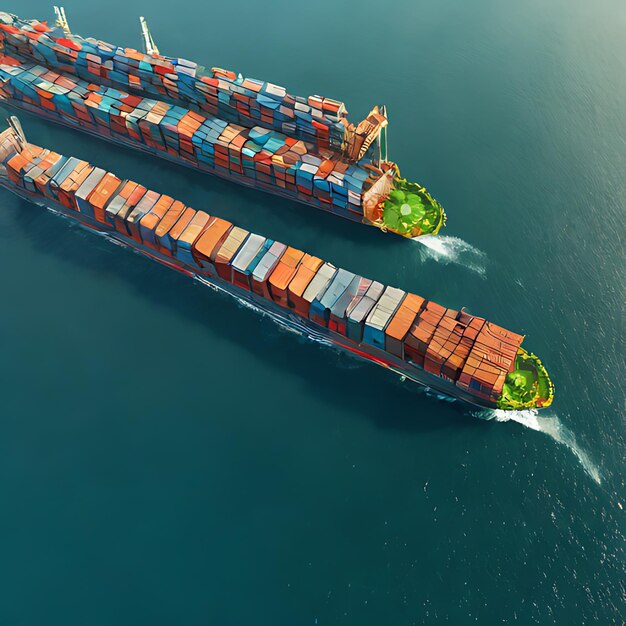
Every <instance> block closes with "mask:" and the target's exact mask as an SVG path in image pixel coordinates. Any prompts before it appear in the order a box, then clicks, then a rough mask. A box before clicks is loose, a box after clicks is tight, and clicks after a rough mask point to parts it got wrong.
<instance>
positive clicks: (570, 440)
mask: <svg viewBox="0 0 626 626" xmlns="http://www.w3.org/2000/svg"><path fill="white" fill-rule="evenodd" d="M480 417H482V418H484V419H494V420H495V421H496V422H517V423H518V424H522V425H524V426H526V427H527V428H530V429H532V430H537V431H539V432H542V433H544V434H546V435H548V437H551V438H552V439H553V440H554V441H556V442H557V443H559V444H561V445H564V446H566V447H568V448H569V449H570V450H571V451H572V452H573V453H574V454H575V455H576V457H577V458H578V460H579V461H580V464H581V465H582V466H583V468H584V470H585V471H586V472H587V474H589V476H591V478H593V480H595V481H596V482H597V483H598V485H599V484H601V482H602V476H601V475H600V470H599V469H598V468H597V467H596V465H595V464H594V463H593V461H592V460H591V459H590V458H589V455H588V454H587V453H586V452H585V451H584V450H582V449H581V448H580V447H579V445H578V443H577V442H576V437H575V436H574V433H573V432H572V431H571V430H569V429H568V428H566V427H565V426H563V424H561V422H560V420H559V418H558V417H557V416H556V415H547V416H545V417H544V416H540V415H539V412H538V411H537V410H536V409H529V410H526V411H503V410H500V409H493V410H487V411H482V412H481V414H480Z"/></svg>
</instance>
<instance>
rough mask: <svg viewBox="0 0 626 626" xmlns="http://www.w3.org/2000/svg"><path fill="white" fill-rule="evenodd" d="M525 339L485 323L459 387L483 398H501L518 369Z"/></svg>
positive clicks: (468, 359) (492, 399)
mask: <svg viewBox="0 0 626 626" xmlns="http://www.w3.org/2000/svg"><path fill="white" fill-rule="evenodd" d="M523 339H524V337H523V336H522V335H518V334H516V333H513V332H511V331H508V330H506V329H504V328H502V327H500V326H497V325H496V324H492V323H491V322H485V323H484V325H483V326H482V328H481V329H480V331H479V332H478V336H477V337H476V341H475V342H474V345H473V346H472V348H471V350H470V352H469V356H468V358H467V361H466V362H465V365H464V367H463V371H462V373H461V375H460V376H459V380H458V382H457V385H458V386H459V387H461V388H462V389H465V390H467V391H470V392H471V393H473V394H475V395H477V396H479V397H480V398H483V399H485V400H491V401H495V400H497V399H498V398H499V397H500V394H501V392H502V387H503V385H504V382H505V379H506V375H507V374H508V373H509V372H511V371H512V370H513V369H514V365H515V357H516V355H517V352H518V350H519V347H520V345H521V343H522V341H523Z"/></svg>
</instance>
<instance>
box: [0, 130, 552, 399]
mask: <svg viewBox="0 0 626 626" xmlns="http://www.w3.org/2000/svg"><path fill="white" fill-rule="evenodd" d="M0 184H2V185H3V186H5V187H7V188H8V189H9V190H11V191H12V192H14V193H16V194H18V195H20V196H22V197H24V198H27V199H29V200H30V201H32V202H34V203H36V204H39V205H42V206H44V207H47V208H48V209H50V210H52V211H54V212H56V213H60V214H62V215H64V216H66V217H68V218H70V219H72V220H75V221H77V222H79V223H80V224H82V225H83V226H85V227H87V228H89V229H91V230H92V231H95V232H96V233H99V234H101V235H103V236H105V237H107V238H109V239H110V240H113V241H115V242H117V243H121V244H123V245H125V246H128V247H129V248H132V249H133V250H135V251H137V252H138V253H141V254H143V255H146V256H148V257H150V258H151V259H154V260H156V261H159V262H161V263H163V264H164V265H167V266H168V267H170V268H173V269H176V270H179V271H180V272H183V273H185V274H187V275H188V276H190V277H193V278H195V279H197V280H199V281H200V282H202V283H204V284H205V285H208V286H211V287H213V288H214V289H216V290H221V291H223V292H226V293H228V294H230V295H232V296H234V297H236V298H237V299H239V300H240V301H243V302H246V303H249V304H252V305H254V306H255V307H256V308H258V309H260V310H261V311H262V312H264V313H266V314H268V315H270V316H271V317H273V318H274V319H276V320H277V321H279V322H280V323H282V324H283V325H286V326H288V327H289V328H291V329H294V330H297V331H299V332H300V333H302V334H303V335H305V336H307V337H309V338H311V339H315V340H318V341H321V342H322V343H325V344H327V345H331V346H334V347H335V348H337V349H340V350H344V351H347V352H349V353H350V354H352V355H355V356H356V357H359V358H361V359H365V360H367V361H371V362H373V363H376V364H378V365H381V366H383V367H385V368H387V369H389V370H391V371H393V372H395V373H397V374H398V375H400V376H401V377H402V378H404V379H409V380H412V381H414V382H416V383H419V384H420V385H424V386H426V387H428V388H430V389H431V390H433V391H434V392H436V393H437V394H442V395H443V396H445V397H447V398H451V399H460V400H463V401H466V402H468V403H471V404H473V405H476V406H479V407H483V408H500V409H510V410H514V409H523V408H537V407H546V406H548V405H550V404H551V402H552V399H553V395H554V387H553V385H552V382H551V381H550V378H549V376H548V374H547V372H546V369H545V368H544V366H543V365H542V363H541V361H540V360H539V359H538V358H537V357H536V356H535V355H533V354H531V353H529V352H527V351H526V350H525V349H524V348H522V341H523V339H524V337H523V336H522V335H518V334H516V333H514V332H511V331H509V330H506V329H504V328H502V327H500V326H498V325H496V324H494V323H492V322H488V321H486V320H485V319H483V318H481V317H475V316H473V315H470V314H468V313H467V312H466V311H464V310H463V309H461V310H460V311H457V310H454V309H449V308H446V307H444V306H441V305H439V304H436V303H435V302H432V301H429V300H426V299H425V298H423V297H421V296H418V295H416V294H412V293H407V292H406V291H403V290H402V289H398V288H395V287H389V286H385V285H382V284H381V283H379V282H377V281H374V280H370V279H368V278H364V277H362V276H359V275H357V274H354V273H353V272H350V271H348V270H345V269H341V268H337V267H335V266H334V265H333V264H332V263H329V262H325V261H323V260H322V259H320V258H318V257H315V256H313V255H310V254H307V253H304V252H302V251H300V250H297V249H295V248H293V247H290V246H287V245H285V244H283V243H280V242H278V241H275V240H273V239H269V238H266V237H263V236H260V235H257V234H254V233H251V232H249V231H247V230H245V229H244V228H241V227H239V226H235V225H233V224H232V223H230V222H228V221H226V220H224V219H221V218H219V217H217V216H214V215H210V214H209V213H207V212H206V211H203V210H195V209H193V208H191V207H189V206H186V205H185V204H184V203H182V202H181V201H179V200H175V199H174V198H172V197H170V196H167V195H164V194H160V193H158V192H156V191H153V190H149V189H146V188H145V187H143V186H142V185H140V184H138V183H136V182H133V181H131V180H124V179H122V178H119V177H118V176H116V175H114V174H112V173H110V172H106V171H104V170H103V169H101V168H99V167H96V166H93V165H90V164H89V163H87V162H85V161H83V160H81V159H78V158H75V157H66V156H63V155H61V154H58V153H56V152H54V151H52V150H49V149H44V148H41V147H39V146H36V145H33V144H30V143H28V142H27V141H26V139H25V137H24V134H23V131H22V129H21V126H20V123H19V121H18V120H17V118H10V119H9V128H7V129H6V130H5V131H3V132H2V133H1V134H0Z"/></svg>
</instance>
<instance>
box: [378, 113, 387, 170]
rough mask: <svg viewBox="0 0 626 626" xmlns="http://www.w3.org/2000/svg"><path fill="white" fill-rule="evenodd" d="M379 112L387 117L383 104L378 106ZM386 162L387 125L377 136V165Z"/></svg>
mask: <svg viewBox="0 0 626 626" xmlns="http://www.w3.org/2000/svg"><path fill="white" fill-rule="evenodd" d="M380 112H381V113H382V114H383V115H384V116H385V119H389V118H388V117H387V107H386V106H385V105H384V104H381V106H380ZM386 160H387V125H385V126H383V127H382V128H381V129H380V135H378V163H379V165H380V164H381V163H384V162H385V161H386Z"/></svg>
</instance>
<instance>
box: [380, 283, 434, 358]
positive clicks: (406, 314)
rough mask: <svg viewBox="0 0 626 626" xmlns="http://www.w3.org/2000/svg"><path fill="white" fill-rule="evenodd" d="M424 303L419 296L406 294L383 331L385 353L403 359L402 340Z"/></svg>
mask: <svg viewBox="0 0 626 626" xmlns="http://www.w3.org/2000/svg"><path fill="white" fill-rule="evenodd" d="M424 302H425V300H424V298H422V297H421V296H417V295H415V294H412V293H409V294H407V296H406V298H405V299H404V300H403V302H402V304H401V305H400V306H399V307H398V310H397V311H396V313H395V315H394V316H393V317H392V318H391V321H390V322H389V324H388V325H387V328H386V329H385V349H386V350H387V352H390V353H391V354H394V355H395V356H397V357H400V358H401V359H403V358H404V340H405V339H406V336H407V335H408V333H409V331H410V330H411V327H412V326H413V322H414V321H415V318H416V317H417V314H418V313H419V312H420V311H421V309H422V306H423V305H424Z"/></svg>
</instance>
